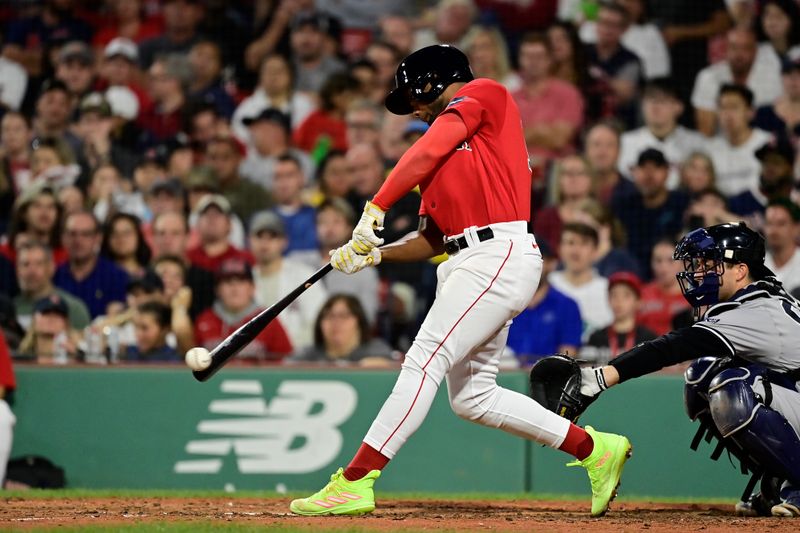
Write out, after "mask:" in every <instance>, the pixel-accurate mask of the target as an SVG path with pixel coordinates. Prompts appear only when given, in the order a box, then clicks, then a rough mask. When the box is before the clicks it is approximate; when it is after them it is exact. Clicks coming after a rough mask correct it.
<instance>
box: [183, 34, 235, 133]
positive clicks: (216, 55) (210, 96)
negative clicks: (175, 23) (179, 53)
mask: <svg viewBox="0 0 800 533" xmlns="http://www.w3.org/2000/svg"><path fill="white" fill-rule="evenodd" d="M188 60H189V66H190V67H191V70H192V78H191V82H190V84H189V99H190V100H194V101H197V102H204V103H206V104H211V105H213V106H214V108H215V109H216V110H217V112H218V113H219V114H220V115H221V116H223V117H225V119H226V120H229V119H230V118H231V115H233V111H234V108H235V107H236V104H235V103H234V101H233V98H231V95H230V94H228V91H227V90H226V89H225V85H224V83H223V80H222V67H223V64H222V51H221V50H220V47H219V45H218V44H217V43H215V42H214V41H208V40H201V41H198V42H196V43H195V44H194V45H193V46H192V48H191V49H190V50H189V55H188Z"/></svg>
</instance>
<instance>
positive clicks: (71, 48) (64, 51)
mask: <svg viewBox="0 0 800 533" xmlns="http://www.w3.org/2000/svg"><path fill="white" fill-rule="evenodd" d="M72 61H77V62H78V63H80V64H82V65H84V66H90V65H92V64H94V54H93V53H92V49H91V48H89V45H88V44H86V43H84V42H83V41H71V42H69V43H67V44H65V45H64V46H62V47H61V50H59V51H58V62H59V63H69V62H72Z"/></svg>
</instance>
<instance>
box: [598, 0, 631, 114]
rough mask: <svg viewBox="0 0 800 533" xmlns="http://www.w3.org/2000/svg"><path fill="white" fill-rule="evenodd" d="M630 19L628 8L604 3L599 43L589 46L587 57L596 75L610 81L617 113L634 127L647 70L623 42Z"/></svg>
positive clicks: (601, 8) (599, 15)
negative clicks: (637, 100) (639, 96)
mask: <svg viewBox="0 0 800 533" xmlns="http://www.w3.org/2000/svg"><path fill="white" fill-rule="evenodd" d="M629 22H630V15H629V14H628V12H627V11H626V10H625V8H623V7H621V6H620V5H618V4H614V3H609V2H602V3H601V4H600V9H599V11H598V13H597V42H595V43H593V44H589V45H587V60H588V63H589V69H590V73H591V74H592V76H593V77H595V78H599V79H600V80H604V81H606V82H607V83H608V85H609V87H610V88H611V93H612V95H613V99H614V105H613V109H614V115H615V116H616V117H617V118H619V119H620V120H621V121H622V122H623V123H625V124H626V125H627V126H628V127H633V126H634V124H635V123H636V105H635V103H636V99H637V97H638V94H639V89H640V86H641V84H642V81H643V80H644V70H643V69H642V64H641V62H640V61H639V58H638V57H637V56H636V54H634V53H633V52H631V51H630V50H629V49H628V48H626V47H625V46H623V44H622V34H623V33H624V31H625V29H626V28H627V27H628V24H629Z"/></svg>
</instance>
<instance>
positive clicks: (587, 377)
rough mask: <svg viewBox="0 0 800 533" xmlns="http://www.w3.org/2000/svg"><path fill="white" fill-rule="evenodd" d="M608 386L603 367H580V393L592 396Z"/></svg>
mask: <svg viewBox="0 0 800 533" xmlns="http://www.w3.org/2000/svg"><path fill="white" fill-rule="evenodd" d="M607 388H608V385H606V378H605V376H604V375H603V368H602V367H599V368H588V367H584V368H581V394H583V395H584V396H588V397H590V398H594V397H595V396H597V395H598V394H600V393H601V392H603V391H604V390H606V389H607Z"/></svg>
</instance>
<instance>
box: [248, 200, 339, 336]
mask: <svg viewBox="0 0 800 533" xmlns="http://www.w3.org/2000/svg"><path fill="white" fill-rule="evenodd" d="M315 233H316V232H315ZM288 245H289V242H288V239H287V235H286V227H285V226H284V223H283V220H281V218H280V217H279V216H278V215H277V214H275V213H273V212H271V211H262V212H260V213H258V214H256V216H255V217H253V220H252V222H251V224H250V250H251V251H252V252H253V255H254V256H255V259H256V264H255V272H254V278H255V286H256V296H255V298H256V303H258V304H259V305H261V306H264V307H269V306H270V305H272V304H274V303H275V302H277V301H278V300H279V299H280V298H282V297H283V296H284V295H286V294H289V292H291V291H292V290H293V289H294V288H295V287H297V286H299V285H301V284H302V283H303V282H304V281H305V280H307V279H308V278H310V277H311V275H312V274H313V273H314V270H313V269H312V268H311V267H309V266H307V265H306V264H304V263H302V262H299V261H295V260H293V259H287V258H284V257H283V255H284V253H285V252H286V250H287V248H288ZM326 298H327V292H326V291H325V288H324V287H323V286H322V285H320V284H317V285H314V286H313V287H310V288H309V289H308V290H307V291H306V292H305V293H303V297H302V298H299V299H298V300H297V301H296V302H295V303H294V304H293V305H290V306H289V307H288V308H287V309H285V310H284V311H283V312H282V313H281V323H282V324H283V327H284V328H285V329H286V333H287V335H289V339H290V340H291V342H292V346H294V347H295V349H296V350H299V349H304V348H306V347H308V346H310V345H311V343H312V340H313V339H312V335H313V326H314V320H315V318H316V316H317V313H318V312H319V310H320V308H321V307H322V304H323V303H324V301H325V299H326Z"/></svg>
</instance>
